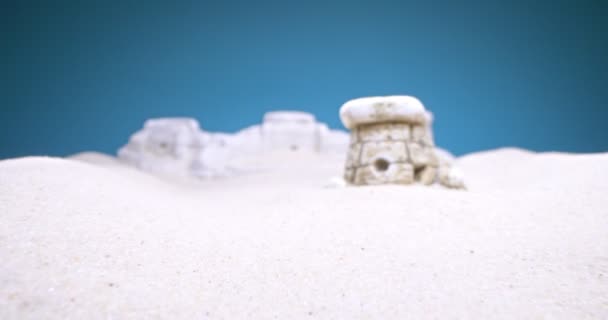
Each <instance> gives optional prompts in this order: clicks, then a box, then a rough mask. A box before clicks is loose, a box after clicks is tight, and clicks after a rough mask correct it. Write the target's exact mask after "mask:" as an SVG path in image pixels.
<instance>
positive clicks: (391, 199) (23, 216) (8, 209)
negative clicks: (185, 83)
mask: <svg viewBox="0 0 608 320" xmlns="http://www.w3.org/2000/svg"><path fill="white" fill-rule="evenodd" d="M298 159H300V160H298ZM311 160H315V161H317V163H319V164H320V165H319V166H318V167H311V166H310V165H308V164H310V163H311V162H310V161H311ZM251 162H252V163H254V162H255V163H258V164H259V168H262V167H264V168H263V169H264V170H261V171H260V172H259V173H256V172H251V173H247V174H244V175H242V176H240V177H235V178H230V179H224V180H212V181H206V182H195V181H174V180H167V179H165V178H158V177H154V176H150V175H148V174H146V173H143V172H140V171H137V170H135V169H132V168H130V167H127V166H124V165H122V164H121V163H120V162H114V160H113V158H111V157H104V156H103V155H95V154H88V155H87V154H85V155H80V156H78V157H75V159H58V158H44V157H29V158H21V159H13V160H5V161H0V219H1V221H2V223H1V224H0V260H1V261H3V263H2V264H0V318H2V319H39V318H45V319H54V318H76V319H80V318H87V319H140V318H162V319H164V318H172V319H173V318H174V319H192V318H200V319H250V318H255V319H270V318H279V319H285V318H289V319H294V318H295V319H299V318H318V319H370V318H371V319H403V318H415V319H434V318H441V319H443V318H487V319H513V318H516V319H530V318H535V319H536V318H543V317H545V318H559V319H603V318H606V317H608V198H606V197H605V194H608V154H594V155H569V154H558V153H541V154H537V153H532V152H528V151H524V150H518V149H501V150H494V151H489V152H484V153H478V154H472V155H468V156H465V157H461V158H458V159H457V164H458V166H460V167H461V168H462V169H463V171H464V172H465V174H466V178H465V179H466V182H467V185H469V190H468V191H454V190H447V189H443V188H440V187H430V188H429V187H423V186H379V187H345V188H340V187H333V188H327V187H324V186H325V185H326V183H327V181H328V179H330V178H331V177H335V176H339V175H340V174H341V170H342V165H343V159H341V158H340V157H328V156H316V155H312V154H297V155H294V154H275V155H272V156H269V157H267V158H261V159H251ZM269 163H270V164H277V163H279V164H289V165H270V166H269V165H268V164H269ZM294 167H295V168H297V170H293V168H294Z"/></svg>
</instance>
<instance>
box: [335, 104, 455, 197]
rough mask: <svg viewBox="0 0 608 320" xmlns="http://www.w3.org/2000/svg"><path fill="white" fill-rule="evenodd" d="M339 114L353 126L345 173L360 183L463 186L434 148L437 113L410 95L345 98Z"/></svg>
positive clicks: (346, 123)
mask: <svg viewBox="0 0 608 320" xmlns="http://www.w3.org/2000/svg"><path fill="white" fill-rule="evenodd" d="M340 119H341V120H342V123H343V124H344V126H345V127H347V128H349V129H350V130H351V139H350V147H349V150H348V155H347V160H346V166H345V172H344V179H345V180H346V181H347V182H348V183H351V184H355V185H372V184H386V183H394V184H412V183H421V184H424V185H429V184H432V183H434V182H436V181H437V180H439V182H440V183H441V184H443V185H445V186H447V187H450V188H463V187H464V184H463V183H462V178H461V177H460V176H459V175H458V174H457V171H454V170H452V168H451V167H450V165H449V163H448V162H447V161H442V160H441V159H440V157H439V156H438V154H437V152H436V150H435V143H434V141H433V134H432V131H431V123H432V121H433V117H432V114H431V113H430V112H428V111H426V110H425V108H424V106H423V105H422V103H421V102H420V101H419V100H418V99H416V98H414V97H411V96H387V97H367V98H359V99H354V100H351V101H348V102H346V103H345V104H344V105H343V106H342V108H341V109H340Z"/></svg>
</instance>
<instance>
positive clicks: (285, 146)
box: [118, 111, 348, 178]
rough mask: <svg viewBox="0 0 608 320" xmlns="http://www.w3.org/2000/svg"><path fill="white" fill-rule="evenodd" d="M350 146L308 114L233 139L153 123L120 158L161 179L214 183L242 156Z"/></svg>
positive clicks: (188, 125)
mask: <svg viewBox="0 0 608 320" xmlns="http://www.w3.org/2000/svg"><path fill="white" fill-rule="evenodd" d="M347 146H348V134H347V133H346V132H343V131H340V130H331V129H329V128H328V127H327V125H326V124H325V123H322V122H318V121H317V120H316V119H315V117H314V115H312V114H310V113H306V112H299V111H273V112H268V113H266V114H265V115H264V119H263V122H262V123H261V124H256V125H253V126H250V127H248V128H245V129H243V130H240V131H239V132H236V133H233V134H227V133H219V132H208V131H205V130H202V129H201V127H200V125H199V123H198V121H197V120H196V119H193V118H158V119H149V120H147V121H146V122H145V123H144V127H143V128H142V129H141V130H139V131H137V132H135V133H134V134H133V135H132V136H131V138H130V139H129V142H128V143H127V144H126V145H125V146H123V147H122V148H120V150H119V151H118V157H119V158H120V159H121V160H122V161H124V162H125V163H127V164H130V165H133V166H135V167H137V168H140V169H142V170H144V171H148V172H153V173H157V174H161V175H168V176H180V177H187V176H194V177H200V178H213V177H223V176H229V175H233V174H234V173H235V169H237V168H235V167H233V164H234V163H232V162H233V161H234V160H235V159H238V158H239V157H243V156H245V157H246V156H248V155H258V154H264V153H268V152H275V151H288V152H289V151H304V152H315V153H334V152H335V153H340V154H342V153H343V152H344V151H345V150H346V149H347ZM245 169H247V168H245Z"/></svg>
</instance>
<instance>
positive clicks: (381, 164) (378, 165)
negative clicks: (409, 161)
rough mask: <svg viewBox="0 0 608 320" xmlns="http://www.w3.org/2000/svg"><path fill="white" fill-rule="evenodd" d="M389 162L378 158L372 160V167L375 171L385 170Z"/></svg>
mask: <svg viewBox="0 0 608 320" xmlns="http://www.w3.org/2000/svg"><path fill="white" fill-rule="evenodd" d="M390 165H391V164H390V163H389V162H388V161H386V159H382V158H378V159H376V161H374V168H375V169H376V170H377V171H386V170H388V167H389V166H390Z"/></svg>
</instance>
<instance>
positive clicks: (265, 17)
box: [0, 1, 608, 158]
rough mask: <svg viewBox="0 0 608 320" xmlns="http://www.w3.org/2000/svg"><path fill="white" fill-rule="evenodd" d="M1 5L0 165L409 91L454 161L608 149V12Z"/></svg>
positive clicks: (519, 4) (597, 8)
mask: <svg viewBox="0 0 608 320" xmlns="http://www.w3.org/2000/svg"><path fill="white" fill-rule="evenodd" d="M457 2H458V1H443V2H437V1H420V2H407V1H367V2H359V1H344V2H336V1H277V2H260V1H241V2H235V1H217V2H210V1H196V2H179V3H174V1H166V2H161V1H115V2H113V3H112V4H110V1H98V2H92V1H73V2H66V1H43V2H33V1H15V2H12V3H8V2H2V8H1V9H0V12H1V14H0V15H1V17H0V18H1V21H2V22H0V23H2V34H1V36H2V38H1V40H2V53H1V55H2V56H1V65H0V68H1V69H0V72H1V79H2V83H1V84H2V92H1V99H2V100H1V101H0V103H1V105H0V106H1V108H0V117H1V120H2V121H1V123H0V158H7V157H15V156H23V155H30V154H48V155H68V154H71V153H75V152H79V151H83V150H97V151H102V152H107V153H114V152H115V150H116V149H117V148H118V147H120V146H121V145H122V144H124V143H125V142H126V141H127V139H128V137H129V135H130V134H131V133H133V132H134V131H136V130H137V129H139V128H140V127H141V125H142V123H143V121H144V120H145V119H146V118H150V117H161V116H191V117H195V118H197V119H198V120H199V121H200V122H201V125H202V127H203V128H204V129H207V130H214V131H215V130H221V131H235V130H238V129H240V128H242V127H245V126H248V125H251V124H254V123H258V122H260V120H261V117H262V114H263V113H264V112H265V111H267V110H272V109H299V110H307V111H311V112H313V113H315V114H316V116H317V117H318V118H319V119H320V120H321V121H324V122H327V123H328V124H329V125H330V126H331V127H334V128H342V125H341V124H340V121H339V118H338V109H339V107H340V105H341V104H342V103H343V102H345V101H346V100H348V99H351V98H356V97H360V96H368V95H384V94H411V95H415V96H417V97H419V98H420V99H421V100H422V101H423V103H424V104H425V105H426V106H427V108H428V109H430V110H431V111H433V112H434V113H435V116H436V122H435V126H434V128H435V136H436V140H437V143H438V144H439V145H441V146H443V147H445V148H447V149H450V150H451V151H452V152H454V153H456V154H463V153H467V152H471V151H476V150H483V149H488V148H495V147H500V146H519V147H524V148H529V149H534V150H561V151H572V152H594V151H607V150H608V129H606V119H607V117H608V106H607V104H606V101H608V90H607V88H606V84H607V83H608V82H607V80H608V59H607V56H608V32H607V30H608V19H607V18H606V17H608V1H500V2H495V1H494V2H493V1H475V2H471V1H462V2H459V3H457Z"/></svg>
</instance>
